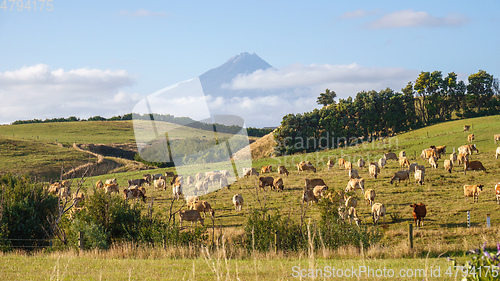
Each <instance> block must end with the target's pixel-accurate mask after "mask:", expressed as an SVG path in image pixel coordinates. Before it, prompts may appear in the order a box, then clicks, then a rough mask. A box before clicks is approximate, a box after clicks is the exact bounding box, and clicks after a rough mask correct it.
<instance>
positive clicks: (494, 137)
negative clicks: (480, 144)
mask: <svg viewBox="0 0 500 281" xmlns="http://www.w3.org/2000/svg"><path fill="white" fill-rule="evenodd" d="M493 140H494V141H495V144H496V143H497V141H499V140H500V135H494V136H493Z"/></svg>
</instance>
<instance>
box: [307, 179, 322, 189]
mask: <svg viewBox="0 0 500 281" xmlns="http://www.w3.org/2000/svg"><path fill="white" fill-rule="evenodd" d="M304 181H305V189H313V188H314V187H315V186H318V185H325V186H326V183H325V181H324V180H323V179H304Z"/></svg>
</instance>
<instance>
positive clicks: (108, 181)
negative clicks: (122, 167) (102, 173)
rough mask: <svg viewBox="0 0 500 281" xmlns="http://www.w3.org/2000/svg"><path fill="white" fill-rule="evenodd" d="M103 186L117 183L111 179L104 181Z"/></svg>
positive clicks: (114, 179)
mask: <svg viewBox="0 0 500 281" xmlns="http://www.w3.org/2000/svg"><path fill="white" fill-rule="evenodd" d="M104 183H105V184H112V183H118V182H117V181H116V178H113V179H107V180H106V181H104Z"/></svg>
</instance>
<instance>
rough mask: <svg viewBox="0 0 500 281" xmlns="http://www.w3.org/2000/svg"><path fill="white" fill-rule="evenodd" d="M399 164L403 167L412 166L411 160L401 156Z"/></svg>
mask: <svg viewBox="0 0 500 281" xmlns="http://www.w3.org/2000/svg"><path fill="white" fill-rule="evenodd" d="M399 166H400V167H401V168H404V167H410V161H409V160H408V158H406V157H401V158H399Z"/></svg>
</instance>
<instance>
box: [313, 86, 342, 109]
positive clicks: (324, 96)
mask: <svg viewBox="0 0 500 281" xmlns="http://www.w3.org/2000/svg"><path fill="white" fill-rule="evenodd" d="M336 97H337V94H336V93H335V92H334V91H330V89H326V90H325V92H324V93H321V94H319V97H318V100H317V101H316V103H317V104H322V105H323V106H327V105H330V104H334V103H335V100H334V99H335V98H336Z"/></svg>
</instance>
